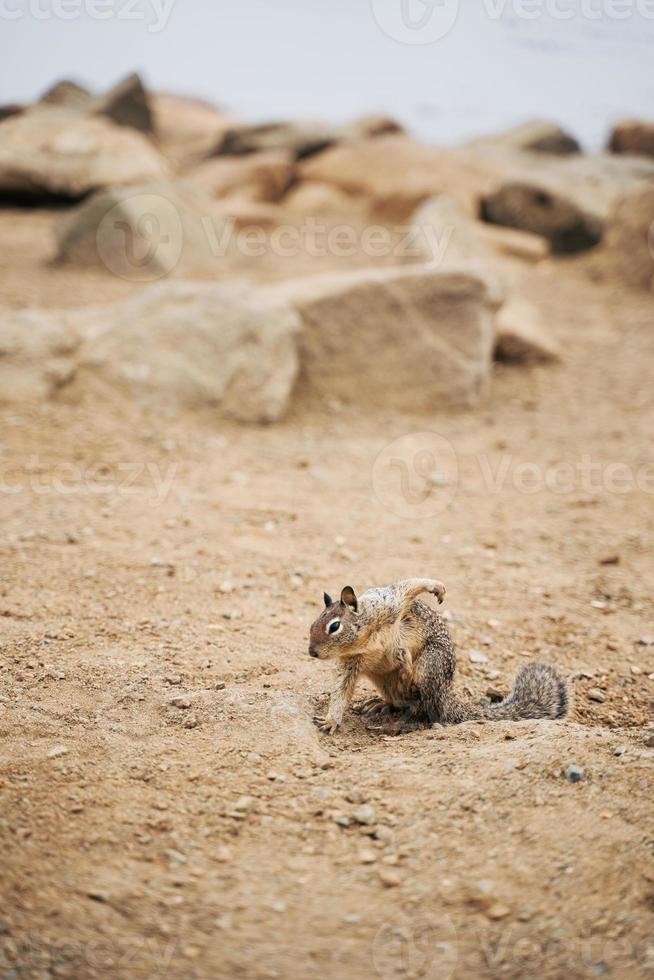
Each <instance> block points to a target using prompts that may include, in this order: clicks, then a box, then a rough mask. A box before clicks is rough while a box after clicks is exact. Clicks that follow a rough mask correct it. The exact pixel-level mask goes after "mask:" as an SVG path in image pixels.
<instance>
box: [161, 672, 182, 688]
mask: <svg viewBox="0 0 654 980" xmlns="http://www.w3.org/2000/svg"><path fill="white" fill-rule="evenodd" d="M164 681H165V682H166V684H171V685H172V686H173V687H177V686H178V685H179V684H181V683H182V678H181V677H180V676H179V674H166V675H165V677H164Z"/></svg>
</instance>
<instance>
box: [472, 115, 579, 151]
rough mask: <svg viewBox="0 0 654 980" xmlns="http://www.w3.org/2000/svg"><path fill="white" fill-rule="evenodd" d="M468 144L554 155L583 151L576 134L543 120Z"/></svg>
mask: <svg viewBox="0 0 654 980" xmlns="http://www.w3.org/2000/svg"><path fill="white" fill-rule="evenodd" d="M468 145H469V146H471V147H475V148H479V149H490V150H494V149H497V150H499V151H502V152H507V151H508V152H516V151H519V152H526V153H544V154H548V155H552V156H567V155H568V154H571V153H579V152H580V151H581V147H580V145H579V143H578V142H577V140H576V139H575V138H574V136H571V135H570V133H567V132H566V131H565V130H564V129H561V127H560V126H557V125H556V123H552V122H546V121H543V120H533V121H531V122H526V123H522V124H521V125H519V126H514V127H513V128H512V129H509V130H506V131H505V132H503V133H495V134H493V135H492V136H485V137H482V138H481V139H476V140H473V141H472V142H471V143H469V144H468Z"/></svg>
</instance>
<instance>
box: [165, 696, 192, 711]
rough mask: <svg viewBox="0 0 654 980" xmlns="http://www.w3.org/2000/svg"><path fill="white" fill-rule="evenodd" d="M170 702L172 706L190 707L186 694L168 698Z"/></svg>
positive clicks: (189, 700)
mask: <svg viewBox="0 0 654 980" xmlns="http://www.w3.org/2000/svg"><path fill="white" fill-rule="evenodd" d="M170 703H171V704H172V706H173V708H190V707H191V699H190V698H189V697H187V696H186V695H177V696H176V697H174V698H171V699H170Z"/></svg>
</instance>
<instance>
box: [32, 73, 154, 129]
mask: <svg viewBox="0 0 654 980" xmlns="http://www.w3.org/2000/svg"><path fill="white" fill-rule="evenodd" d="M39 104H40V105H42V106H43V105H50V106H59V107H60V108H65V109H68V110H70V111H77V112H80V113H86V114H88V115H96V116H106V117H107V119H111V121H112V122H115V123H116V124H117V125H119V126H131V127H132V128H133V129H138V130H140V131H141V132H144V133H151V132H152V113H151V110H150V105H149V102H148V94H147V92H146V91H145V87H144V85H143V82H142V81H141V78H140V76H139V75H137V74H136V72H133V73H132V74H131V75H128V76H127V77H126V78H123V79H122V80H121V81H120V82H118V83H117V84H116V85H114V86H112V88H110V89H109V91H108V92H106V93H105V94H104V95H97V96H96V95H93V94H92V93H91V92H89V91H88V89H86V88H84V87H83V86H82V85H79V84H78V83H77V82H73V81H70V80H69V79H62V81H60V82H57V83H56V84H55V85H53V86H52V87H51V88H49V89H48V90H47V91H46V92H44V94H43V95H42V96H41V98H40V100H39Z"/></svg>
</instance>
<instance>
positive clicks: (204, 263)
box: [57, 180, 223, 282]
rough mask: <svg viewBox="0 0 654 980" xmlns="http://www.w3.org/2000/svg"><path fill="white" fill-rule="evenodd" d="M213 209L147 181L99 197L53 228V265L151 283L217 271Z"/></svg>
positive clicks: (201, 199)
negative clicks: (180, 274)
mask: <svg viewBox="0 0 654 980" xmlns="http://www.w3.org/2000/svg"><path fill="white" fill-rule="evenodd" d="M213 211H214V209H213V203H212V202H211V201H210V200H209V199H208V198H207V197H205V196H204V195H203V194H202V193H201V192H200V191H198V190H197V189H195V188H192V187H189V185H188V184H186V183H184V182H181V181H178V182H175V183H174V182H172V181H168V180H166V181H163V180H160V181H147V182H143V183H139V184H131V185H130V186H128V187H111V188H108V189H107V190H104V191H99V192H98V193H97V194H94V195H93V196H92V197H89V198H88V199H87V200H86V201H84V202H83V203H82V204H80V205H79V206H78V207H77V208H75V209H74V210H73V211H71V212H69V213H68V214H67V215H66V216H65V217H64V218H63V219H62V221H61V222H60V223H59V225H58V227H57V261H58V262H59V263H65V264H71V265H76V266H78V267H80V268H88V267H95V268H100V269H103V270H106V271H107V272H110V273H112V274H113V275H116V276H120V278H122V279H127V280H130V281H132V282H151V281H153V280H155V279H160V278H162V277H163V276H166V275H169V274H172V273H175V272H183V273H185V274H189V273H190V274H192V273H193V272H194V271H195V272H201V271H202V270H203V269H211V268H216V267H217V262H218V258H219V256H217V255H215V254H214V253H213V251H212V241H213V239H212V235H211V234H210V233H209V228H208V224H210V225H211V229H210V230H211V232H212V233H213V234H215V233H216V226H215V222H218V224H219V225H220V227H221V228H222V226H223V218H222V215H220V216H219V215H216V214H214V213H213Z"/></svg>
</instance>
